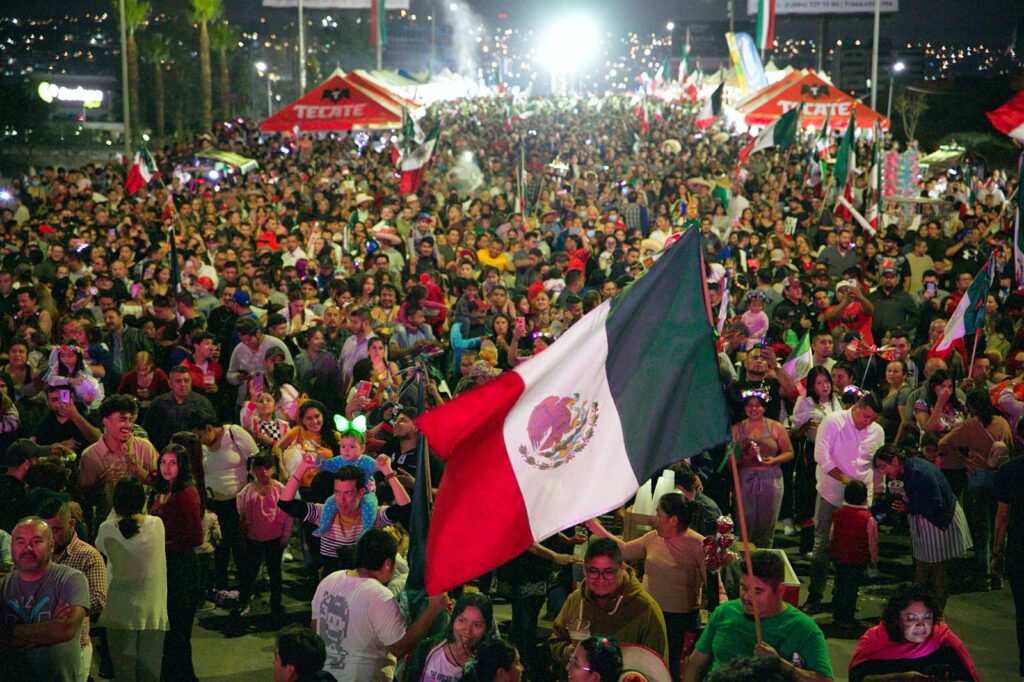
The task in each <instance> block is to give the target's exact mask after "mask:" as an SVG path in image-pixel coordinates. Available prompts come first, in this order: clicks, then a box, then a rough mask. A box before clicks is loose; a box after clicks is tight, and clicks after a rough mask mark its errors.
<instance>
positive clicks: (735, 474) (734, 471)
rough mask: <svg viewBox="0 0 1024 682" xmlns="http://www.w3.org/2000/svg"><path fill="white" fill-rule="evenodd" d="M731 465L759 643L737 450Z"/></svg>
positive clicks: (732, 456)
mask: <svg viewBox="0 0 1024 682" xmlns="http://www.w3.org/2000/svg"><path fill="white" fill-rule="evenodd" d="M729 464H730V466H731V467H732V484H733V488H734V492H735V494H736V514H737V516H739V517H740V518H739V526H740V539H742V540H743V558H744V559H745V560H746V563H747V578H748V580H749V581H750V582H749V583H748V584H749V586H750V590H751V594H750V604H751V606H753V607H754V632H755V633H756V635H757V643H758V644H760V643H761V642H762V641H763V640H762V639H761V613H760V611H759V610H758V608H757V596H756V595H755V594H754V592H753V590H754V565H753V564H752V563H751V562H750V540H749V539H748V538H747V520H746V518H745V517H744V516H743V496H742V495H741V494H740V472H739V467H738V466H737V465H736V450H735V449H730V450H729Z"/></svg>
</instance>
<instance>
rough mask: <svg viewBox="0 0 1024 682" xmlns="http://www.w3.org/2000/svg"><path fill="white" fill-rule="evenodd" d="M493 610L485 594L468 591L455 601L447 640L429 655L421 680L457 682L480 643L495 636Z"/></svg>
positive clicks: (437, 645)
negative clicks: (454, 681) (455, 681)
mask: <svg viewBox="0 0 1024 682" xmlns="http://www.w3.org/2000/svg"><path fill="white" fill-rule="evenodd" d="M495 630H496V627H495V623H494V607H493V606H491V600H490V599H489V598H488V597H487V595H485V594H481V593H479V592H466V593H464V594H463V595H462V596H461V597H459V600H458V601H457V602H455V608H454V609H452V614H451V616H450V618H449V620H448V629H447V631H446V633H445V637H444V640H442V641H440V642H438V643H437V644H436V645H434V646H433V647H432V648H431V649H430V652H429V653H428V654H427V660H426V662H425V663H424V665H423V674H422V675H421V676H420V679H421V680H423V681H424V682H426V681H429V680H438V681H440V680H457V679H460V678H461V677H462V673H463V669H464V668H465V666H466V664H467V663H468V662H469V660H470V659H471V658H472V657H473V656H474V655H475V654H476V651H477V648H478V647H479V646H480V644H481V643H482V642H483V641H484V640H486V639H489V638H491V637H493V636H494V634H495Z"/></svg>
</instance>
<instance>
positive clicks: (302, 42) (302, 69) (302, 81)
mask: <svg viewBox="0 0 1024 682" xmlns="http://www.w3.org/2000/svg"><path fill="white" fill-rule="evenodd" d="M296 5H297V6H298V10H299V96H300V97H301V96H302V95H304V94H306V19H305V17H304V15H303V13H302V0H298V2H297V3H296Z"/></svg>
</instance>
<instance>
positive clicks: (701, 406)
mask: <svg viewBox="0 0 1024 682" xmlns="http://www.w3.org/2000/svg"><path fill="white" fill-rule="evenodd" d="M417 423H418V425H419V427H420V429H421V430H422V431H423V433H424V434H426V436H427V439H428V441H429V443H430V446H431V447H432V448H433V449H434V451H435V452H437V453H438V454H439V455H440V456H441V457H443V458H445V459H446V460H447V465H446V468H445V474H444V478H443V479H442V481H441V487H440V490H439V491H438V495H437V499H436V504H435V506H434V515H433V518H432V520H431V525H430V537H429V540H428V545H427V590H428V592H430V593H436V592H438V591H441V590H446V589H449V588H451V587H454V586H456V585H460V584H462V583H464V582H466V581H468V580H472V579H473V578H476V577H477V576H479V575H481V574H483V573H485V572H487V571H489V570H492V569H493V568H495V567H497V566H500V565H501V564H503V563H505V562H506V561H508V560H509V559H511V558H513V557H514V556H516V555H517V554H519V553H521V552H523V551H524V550H526V549H527V548H529V547H530V546H531V545H533V544H534V543H536V542H538V541H540V540H542V539H544V538H546V537H548V536H550V535H553V534H554V533H556V532H558V531H560V530H562V529H564V528H567V527H569V526H572V525H573V524H575V523H579V522H582V521H584V520H586V519H589V518H592V517H594V516H597V515H598V514H602V513H604V512H606V511H608V510H610V509H614V508H615V507H617V506H619V505H621V504H622V503H623V502H625V501H626V500H628V499H629V498H630V497H632V496H633V494H634V493H635V492H636V490H637V488H638V487H639V486H640V485H641V484H642V483H643V482H644V481H646V480H647V479H648V478H650V476H651V475H652V474H653V473H654V472H656V471H657V470H659V469H660V468H662V467H664V466H665V465H667V464H669V463H671V462H674V461H678V460H680V459H684V458H687V457H690V456H692V455H695V454H698V453H700V452H702V451H704V450H706V449H708V448H711V447H714V446H716V445H719V444H721V443H723V442H725V441H727V440H728V438H729V419H728V415H727V410H726V404H725V399H724V397H723V394H722V390H721V384H720V382H719V375H718V365H717V357H716V354H715V348H714V329H713V327H712V322H711V316H710V313H709V308H708V303H707V297H706V292H705V281H704V270H703V265H702V262H701V259H700V235H699V234H698V232H697V231H696V230H689V231H686V232H684V233H683V236H682V238H681V239H679V240H678V241H677V242H676V243H675V244H673V245H672V246H670V247H668V249H667V250H666V251H665V252H663V254H662V256H661V257H660V258H659V259H658V260H657V261H656V262H655V263H654V264H653V265H652V266H651V268H650V270H649V271H648V272H646V273H645V274H644V275H642V276H641V277H640V278H639V279H638V280H637V281H635V282H634V283H633V284H631V285H630V286H629V287H628V288H626V289H625V290H624V291H623V292H622V293H621V294H619V295H618V296H616V297H615V298H614V299H612V300H610V301H606V302H605V303H603V304H602V305H600V306H598V307H597V308H595V309H594V310H593V311H591V312H590V313H589V314H588V315H586V316H585V317H584V318H583V319H582V320H580V321H579V322H577V323H576V324H575V325H574V326H573V327H571V328H570V329H569V330H568V331H567V332H566V333H565V334H564V335H563V336H562V337H560V338H559V339H558V341H556V342H555V343H554V344H553V345H552V346H551V347H550V348H548V349H547V350H545V351H544V352H543V353H541V354H540V355H538V356H536V357H534V358H531V359H530V360H528V361H526V362H525V363H523V364H521V365H520V366H518V367H517V368H516V369H515V370H513V371H511V372H506V373H505V374H502V375H501V376H499V377H498V378H496V379H495V380H493V381H491V382H490V383H488V384H485V385H483V386H480V387H478V388H476V389H474V390H473V391H470V392H468V393H466V394H463V395H461V396H459V397H458V398H456V399H455V400H453V401H451V402H449V403H447V404H445V405H442V406H440V407H438V408H435V409H433V410H431V411H429V412H427V413H426V414H424V415H423V416H421V417H420V418H419V419H418V420H417Z"/></svg>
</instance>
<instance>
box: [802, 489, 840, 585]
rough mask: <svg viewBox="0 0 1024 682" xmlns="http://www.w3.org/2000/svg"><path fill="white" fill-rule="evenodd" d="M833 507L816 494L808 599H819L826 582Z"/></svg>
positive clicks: (834, 508)
mask: <svg viewBox="0 0 1024 682" xmlns="http://www.w3.org/2000/svg"><path fill="white" fill-rule="evenodd" d="M836 509H838V507H833V506H832V505H831V504H829V503H828V502H826V501H825V498H823V497H822V496H821V495H818V501H817V503H816V504H815V506H814V549H813V550H811V551H812V556H811V584H810V585H809V586H808V588H807V592H808V595H807V599H808V600H809V601H821V598H822V596H824V594H825V585H826V584H827V583H828V537H829V534H830V533H831V531H832V514H833V512H835V510H836Z"/></svg>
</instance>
